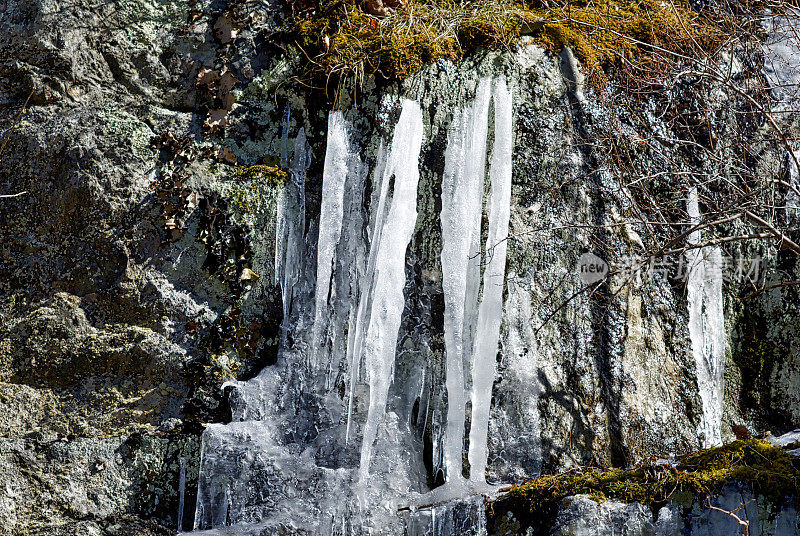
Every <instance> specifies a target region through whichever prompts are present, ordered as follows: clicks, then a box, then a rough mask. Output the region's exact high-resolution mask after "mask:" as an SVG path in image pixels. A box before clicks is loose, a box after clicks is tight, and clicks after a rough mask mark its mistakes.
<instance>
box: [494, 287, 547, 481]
mask: <svg viewBox="0 0 800 536" xmlns="http://www.w3.org/2000/svg"><path fill="white" fill-rule="evenodd" d="M526 281H527V280H526V279H525V278H519V277H517V274H516V273H514V272H509V274H508V277H507V286H508V293H507V297H506V303H505V310H504V321H505V329H504V333H503V337H502V360H503V361H502V379H501V383H500V384H499V385H498V387H497V388H498V389H499V390H501V391H502V392H512V393H515V396H514V397H508V398H507V403H506V404H501V405H500V407H499V408H497V409H496V410H495V413H494V414H493V415H492V419H491V421H490V426H491V437H492V438H493V439H494V441H496V442H497V443H498V445H497V446H496V447H495V448H496V449H497V450H499V451H500V452H499V453H497V454H496V455H495V457H494V458H493V459H492V463H491V466H492V470H493V471H494V472H496V474H497V475H498V476H499V477H500V478H502V479H503V480H502V481H504V482H519V481H522V480H525V479H529V478H530V477H531V476H535V475H538V474H539V472H540V470H541V461H542V446H541V435H540V433H541V432H540V424H539V407H538V400H539V396H540V386H539V360H538V355H539V349H538V343H537V341H536V335H535V333H534V326H537V325H539V324H540V321H539V319H538V318H537V317H536V315H535V313H534V311H533V308H532V306H531V303H532V297H531V291H530V290H528V288H526V286H525V282H526Z"/></svg>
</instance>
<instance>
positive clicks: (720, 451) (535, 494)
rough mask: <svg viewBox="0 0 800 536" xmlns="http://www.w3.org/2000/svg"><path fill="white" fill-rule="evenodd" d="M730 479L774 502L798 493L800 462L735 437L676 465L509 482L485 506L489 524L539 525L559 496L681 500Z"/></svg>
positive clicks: (646, 501)
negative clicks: (510, 519) (512, 520)
mask: <svg viewBox="0 0 800 536" xmlns="http://www.w3.org/2000/svg"><path fill="white" fill-rule="evenodd" d="M731 481H738V482H743V483H746V484H748V485H749V486H750V487H751V488H752V490H753V492H754V493H758V494H761V495H764V496H766V497H768V498H770V499H771V500H773V501H774V502H776V503H782V502H783V501H784V500H785V499H786V498H788V497H794V498H795V499H797V498H798V497H800V463H798V461H796V460H793V459H792V457H791V456H790V455H789V454H787V453H786V451H785V450H784V449H782V448H780V447H775V446H773V445H771V444H769V443H767V442H766V441H763V440H760V439H748V440H743V441H734V442H733V443H729V444H727V445H725V446H722V447H717V448H712V449H708V450H705V451H701V452H699V453H696V454H691V455H689V456H686V457H685V458H683V460H681V462H680V464H679V465H678V466H677V467H671V466H666V467H647V468H640V469H632V470H623V469H611V470H608V471H597V470H596V471H581V472H568V473H562V474H558V475H547V476H543V477H540V478H537V479H535V480H532V481H530V482H527V483H525V484H521V485H518V486H514V487H512V488H511V489H510V490H509V491H508V492H507V493H505V494H503V495H502V496H500V497H499V498H498V499H497V500H496V501H494V502H493V503H491V505H490V506H489V508H488V518H489V520H490V524H492V525H493V526H495V527H499V526H501V525H502V524H503V523H508V521H507V520H508V517H509V516H508V515H507V514H509V513H510V514H512V516H513V518H515V519H516V520H519V522H521V523H522V524H523V525H526V526H532V527H538V528H542V527H544V526H545V525H546V524H547V523H550V522H552V520H553V519H554V517H555V514H556V513H557V510H558V506H559V504H560V503H561V501H562V500H563V499H564V498H566V497H569V496H571V495H588V496H590V497H592V498H593V499H595V500H597V501H603V500H606V499H614V500H618V501H622V502H639V503H642V504H645V505H649V506H653V507H656V506H659V505H662V504H665V503H669V502H677V503H686V502H691V500H692V499H693V498H694V497H696V496H702V495H707V494H715V493H719V492H720V491H721V490H722V487H723V486H724V485H725V484H726V483H727V482H731Z"/></svg>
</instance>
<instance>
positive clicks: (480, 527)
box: [406, 495, 486, 536]
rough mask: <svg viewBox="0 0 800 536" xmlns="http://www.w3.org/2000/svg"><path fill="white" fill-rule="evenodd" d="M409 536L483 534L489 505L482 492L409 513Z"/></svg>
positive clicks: (407, 522)
mask: <svg viewBox="0 0 800 536" xmlns="http://www.w3.org/2000/svg"><path fill="white" fill-rule="evenodd" d="M407 516H408V520H407V521H406V527H407V532H406V533H407V534H408V536H484V535H485V534H486V506H485V504H484V497H483V495H473V496H470V497H467V498H462V499H455V500H452V501H448V502H445V503H441V504H437V505H434V506H429V507H424V508H420V509H418V510H413V511H411V512H409V513H408V514H407Z"/></svg>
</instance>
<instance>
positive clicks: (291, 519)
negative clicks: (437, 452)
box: [195, 78, 513, 535]
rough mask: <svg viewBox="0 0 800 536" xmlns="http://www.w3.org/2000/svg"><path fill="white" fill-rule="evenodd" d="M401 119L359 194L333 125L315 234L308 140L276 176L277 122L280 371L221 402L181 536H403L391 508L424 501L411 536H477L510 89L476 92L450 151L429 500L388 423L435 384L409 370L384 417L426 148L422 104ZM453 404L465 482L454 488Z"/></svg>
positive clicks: (342, 131)
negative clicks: (439, 386)
mask: <svg viewBox="0 0 800 536" xmlns="http://www.w3.org/2000/svg"><path fill="white" fill-rule="evenodd" d="M492 103H493V106H492ZM399 107H400V114H399V119H398V120H397V123H396V124H395V125H394V133H393V135H392V138H391V140H390V141H389V142H388V143H384V142H383V141H381V142H380V143H379V146H378V149H377V153H376V155H375V164H374V167H373V172H372V177H371V180H370V181H368V180H367V176H366V172H365V171H366V167H365V165H364V164H363V162H362V160H361V156H360V155H361V153H360V149H359V148H358V147H356V146H355V145H354V143H353V139H354V136H353V130H352V129H353V127H352V125H351V124H350V123H349V122H348V121H347V120H346V119H345V117H344V114H343V113H342V112H339V111H337V112H331V113H330V115H329V121H328V135H327V147H326V155H325V161H324V168H323V174H322V175H323V180H322V191H321V206H320V212H319V218H318V219H317V220H315V221H311V222H310V224H309V225H306V221H305V214H306V193H305V186H304V185H305V173H306V170H307V169H308V166H309V156H308V154H309V152H308V148H307V142H306V138H305V133H304V131H303V130H302V129H300V131H299V132H298V134H297V137H296V138H295V141H294V151H293V158H292V160H291V161H290V160H289V158H290V155H289V153H290V152H291V150H290V144H289V142H288V124H289V122H288V116H287V118H286V120H285V126H284V133H283V137H284V144H283V147H284V149H283V150H282V154H281V160H282V161H283V162H284V165H287V164H289V167H290V170H291V181H289V183H288V184H286V185H285V187H284V188H283V190H282V191H281V192H280V194H279V197H278V200H277V219H276V243H275V259H274V269H275V279H274V284H275V285H276V286H277V287H279V288H280V292H281V296H282V298H283V314H284V320H283V324H282V326H281V328H282V329H281V333H282V338H281V347H280V353H279V359H278V361H279V362H278V364H276V365H275V366H274V367H270V368H267V369H265V370H264V371H262V372H261V373H260V374H259V375H258V376H257V377H255V378H253V379H251V380H248V381H234V382H229V383H228V384H227V385H226V387H228V388H229V389H230V395H229V399H230V403H231V409H232V417H233V422H231V423H230V424H227V425H223V424H212V425H209V426H208V427H207V429H206V431H205V433H204V436H203V446H202V460H201V468H200V477H199V483H198V500H197V507H196V516H195V528H196V529H211V528H214V529H216V528H219V527H228V526H231V525H237V528H236V529H235V531H244V532H242V533H243V534H244V533H247V531H248V530H250V529H252V530H253V531H254V532H253V533H258V531H259V530H261V531H263V530H268V529H269V527H279V526H280V527H284V528H285V527H295V526H298V524H300V525H303V523H306V521H304V520H309V519H311V520H313V522H311V525H310V526H309V525H303V528H304V529H309V530H312V531H316V532H317V533H321V534H343V535H344V534H366V533H381V534H384V533H392V534H393V533H399V532H400V531H402V530H403V529H402V527H401V526H399V525H398V523H399V521H400V519H399V518H398V515H397V509H398V506H400V501H401V500H402V501H409V502H414V503H416V504H422V503H423V502H425V501H426V500H428V499H430V498H431V497H434V498H436V502H437V505H438V506H436V507H433V508H431V509H428V510H427V511H418V512H416V513H415V514H414V515H412V516H411V517H410V519H408V520H407V521H408V523H409V525H408V527H407V528H408V530H409V531H410V532H409V533H417V534H422V533H424V531H426V530H435V531H436V534H468V533H472V534H480V533H481V532H482V531H483V528H482V525H481V520H482V519H483V517H482V515H483V514H482V498H481V496H480V493H481V492H483V491H486V490H487V489H488V487H487V486H486V482H485V477H484V473H485V469H486V466H487V456H488V451H489V448H488V437H487V436H488V426H489V409H490V405H491V397H492V386H493V383H494V380H495V367H496V355H497V352H498V348H499V337H500V323H501V319H502V313H503V305H504V304H503V288H504V279H505V264H506V240H505V239H506V235H507V233H508V226H509V212H510V196H511V160H512V158H511V157H512V148H513V144H512V98H511V90H510V89H509V87H508V86H507V85H506V82H505V80H504V79H502V78H500V79H497V80H492V79H484V80H482V81H481V82H480V83H479V85H478V88H477V92H476V97H475V99H474V100H473V101H472V102H471V103H470V104H468V105H467V106H465V107H464V108H463V109H461V110H460V111H458V112H457V113H456V117H455V119H454V121H453V124H452V126H451V127H450V131H449V134H448V147H447V149H446V154H445V155H444V156H445V170H444V177H443V185H442V190H443V193H442V213H441V223H442V229H443V249H442V253H441V259H442V269H443V286H444V298H445V315H444V335H445V339H446V350H447V352H446V375H445V377H444V378H442V380H443V381H444V383H445V384H446V388H447V394H448V414H447V416H446V419H445V418H444V416H443V415H436V414H430V415H429V411H428V409H429V408H427V407H426V408H425V409H424V419H425V420H424V425H423V427H427V426H428V425H429V424H431V423H429V422H428V419H429V418H430V419H435V420H437V423H436V424H435V425H434V424H431V426H435V427H437V429H438V427H439V423H438V421H439V420H441V421H443V422H442V425H443V427H444V428H445V433H444V438H442V439H441V446H442V448H443V450H444V453H445V455H444V458H445V467H446V469H447V471H448V476H447V485H446V486H443V487H442V488H440V489H438V490H434V492H433V493H434V494H433V495H426V494H428V493H429V492H428V488H427V486H426V484H425V479H426V474H425V468H424V466H423V464H422V456H421V452H420V451H419V450H414V449H412V448H409V446H413V445H417V444H418V443H415V441H417V442H418V441H419V440H418V439H415V438H414V436H413V433H412V431H411V428H410V423H409V421H408V418H407V417H406V416H405V415H404V416H402V417H401V416H400V413H402V412H408V413H410V412H411V403H412V402H413V400H415V399H417V401H418V402H419V401H420V400H422V399H423V397H427V398H428V402H427V403H426V405H427V404H429V401H430V396H431V392H432V389H433V388H434V387H433V386H432V382H434V381H435V380H436V378H435V377H434V375H433V374H430V375H428V374H426V370H425V369H422V370H419V371H413V372H412V373H411V374H410V376H408V377H407V378H406V380H405V382H406V383H404V384H403V385H402V386H399V387H398V389H400V390H401V391H402V390H407V391H408V393H402V394H399V395H397V396H395V397H394V398H392V400H393V402H389V398H390V393H392V392H394V391H392V382H393V379H394V378H395V374H394V371H395V367H396V363H395V362H396V359H397V347H398V335H399V332H400V330H401V324H402V321H403V318H404V316H403V315H404V311H405V310H406V306H407V303H406V296H405V295H404V291H405V289H406V284H407V280H406V279H407V278H406V260H407V259H406V256H407V250H408V249H409V245H410V243H411V240H412V236H413V234H414V231H415V228H416V225H417V196H418V194H417V189H418V182H419V158H420V153H421V149H422V143H423V133H424V123H423V112H422V109H421V108H420V105H419V104H418V103H416V102H414V101H411V100H406V99H403V100H401V101H400V102H399ZM490 111H493V116H492V120H491V121H490ZM490 125H492V127H493V128H491V129H490ZM490 134H491V136H490ZM487 156H490V160H489V161H488V162H487ZM367 160H369V158H367ZM365 192H370V194H369V196H367V194H366V193H365ZM484 199H485V200H486V207H485V209H484V206H483V205H484ZM483 221H486V228H485V229H482V227H481V225H482V222H483ZM315 234H316V236H317V242H316V244H312V243H311V242H310V241H309V237H313V236H314V235H315ZM314 253H316V256H314ZM288 333H291V336H288V335H287V334H288ZM465 370H466V371H468V373H467V374H465ZM362 376H363V377H362ZM393 396H394V395H393ZM399 398H402V399H403V400H401V401H398V400H396V399H399ZM468 400H469V401H471V406H472V408H473V409H472V418H471V426H470V430H469V440H470V448H469V453H468V456H469V461H470V464H471V466H472V472H471V475H470V481H469V482H467V481H466V480H464V478H463V477H462V476H461V474H460V473H461V465H462V455H463V445H464V439H465V432H466V418H467V415H466V406H467V401H468ZM398 404H399V405H400V406H401V407H402V408H405V409H402V411H401V410H398ZM406 406H408V407H407V408H406ZM437 433H438V432H434V434H437ZM434 437H435V439H434V442H435V443H436V444H435V445H434V446H433V447H434V449H437V448H439V443H440V441H439V438H438V437H437V436H434ZM358 442H360V449H358V447H357V445H358V444H359V443H358ZM445 503H446V504H445ZM428 515H429V518H430V519H428V518H426V516H428ZM420 516H421V517H420ZM248 524H250V525H248ZM390 526H392V527H394V528H392V529H390V528H389V527H390ZM247 527H250V528H247ZM414 527H416V528H414ZM467 527H470V528H469V530H470V531H473V532H465V530H467ZM231 530H234V529H231ZM375 530H378V532H375ZM387 531H389V532H387ZM392 531H394V532H392Z"/></svg>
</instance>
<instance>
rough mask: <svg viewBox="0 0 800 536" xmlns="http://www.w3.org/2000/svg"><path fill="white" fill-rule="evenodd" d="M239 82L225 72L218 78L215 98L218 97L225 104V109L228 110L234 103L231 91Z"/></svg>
mask: <svg viewBox="0 0 800 536" xmlns="http://www.w3.org/2000/svg"><path fill="white" fill-rule="evenodd" d="M238 81H239V80H238V79H237V78H236V77H235V76H233V75H232V74H231V73H230V71H225V72H224V73H222V76H220V77H219V89H218V90H217V96H219V98H220V100H221V101H222V102H224V103H225V109H227V110H230V109H231V107H232V106H233V103H234V102H235V99H234V98H233V95H231V91H233V88H234V87H235V86H236V82H238Z"/></svg>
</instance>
